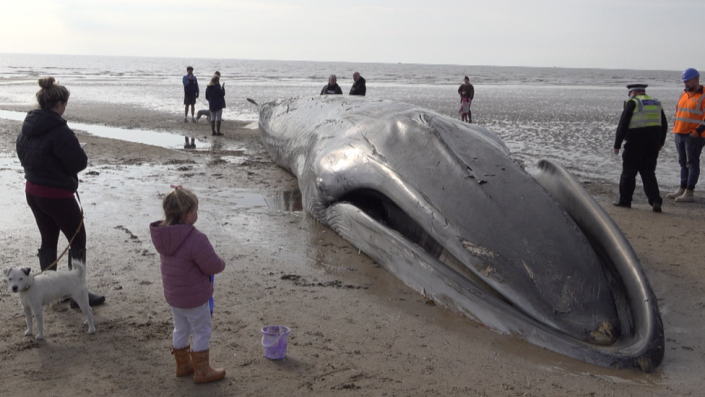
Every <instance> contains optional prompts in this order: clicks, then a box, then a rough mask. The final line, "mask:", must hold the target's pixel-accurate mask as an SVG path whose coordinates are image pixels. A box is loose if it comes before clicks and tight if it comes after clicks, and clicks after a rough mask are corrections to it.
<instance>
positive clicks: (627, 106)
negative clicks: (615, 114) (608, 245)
mask: <svg viewBox="0 0 705 397" xmlns="http://www.w3.org/2000/svg"><path fill="white" fill-rule="evenodd" d="M646 87H647V85H646V84H630V85H628V86H627V88H628V89H629V96H630V99H629V100H628V101H626V102H625V103H624V110H623V111H622V116H621V117H620V119H619V125H618V126H617V134H616V137H615V140H614V154H619V149H620V148H621V146H622V141H624V140H626V141H627V142H626V143H625V144H624V152H622V175H621V177H620V178H619V200H618V201H616V202H615V203H614V205H615V206H617V207H625V208H631V207H632V195H633V194H634V189H635V188H636V174H637V173H639V174H640V175H641V180H642V182H643V183H644V193H646V197H647V199H648V200H649V205H651V207H652V209H653V211H654V212H661V204H662V203H663V199H662V198H661V193H660V192H659V188H658V182H657V181H656V162H657V160H658V154H659V151H660V150H661V149H662V148H663V144H664V142H665V141H666V134H667V132H668V121H667V120H666V114H665V113H664V112H663V106H662V105H661V102H659V101H658V100H657V99H654V98H651V97H650V96H648V95H646Z"/></svg>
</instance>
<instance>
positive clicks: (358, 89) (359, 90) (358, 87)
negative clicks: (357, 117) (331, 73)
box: [350, 72, 367, 96]
mask: <svg viewBox="0 0 705 397" xmlns="http://www.w3.org/2000/svg"><path fill="white" fill-rule="evenodd" d="M353 81H354V83H353V85H352V87H351V88H350V95H360V96H365V94H366V93H367V87H366V86H365V83H366V81H365V78H364V77H362V76H360V73H358V72H355V73H353Z"/></svg>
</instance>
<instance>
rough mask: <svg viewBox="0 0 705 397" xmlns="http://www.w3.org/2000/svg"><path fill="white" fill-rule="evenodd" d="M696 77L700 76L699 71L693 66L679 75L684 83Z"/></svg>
mask: <svg viewBox="0 0 705 397" xmlns="http://www.w3.org/2000/svg"><path fill="white" fill-rule="evenodd" d="M696 77H700V73H698V71H697V70H695V69H693V68H688V69H686V70H685V71H684V72H683V74H682V75H681V81H682V82H684V83H685V82H686V81H688V80H690V79H694V78H696Z"/></svg>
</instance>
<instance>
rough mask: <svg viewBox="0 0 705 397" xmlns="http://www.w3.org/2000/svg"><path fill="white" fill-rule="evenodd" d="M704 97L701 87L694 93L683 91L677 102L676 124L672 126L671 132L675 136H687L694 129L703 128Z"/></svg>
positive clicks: (704, 116) (704, 124)
mask: <svg viewBox="0 0 705 397" xmlns="http://www.w3.org/2000/svg"><path fill="white" fill-rule="evenodd" d="M704 106H705V95H703V87H702V86H700V88H699V89H698V90H697V91H695V92H687V91H684V92H683V94H682V95H681V97H680V99H679V100H678V106H677V107H676V122H675V124H673V132H674V133H676V134H689V133H691V132H693V131H694V130H695V129H696V128H698V127H700V126H701V125H702V126H703V127H701V129H703V128H705V112H704V111H703V107H704Z"/></svg>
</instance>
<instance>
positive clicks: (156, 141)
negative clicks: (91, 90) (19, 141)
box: [0, 110, 242, 161]
mask: <svg viewBox="0 0 705 397" xmlns="http://www.w3.org/2000/svg"><path fill="white" fill-rule="evenodd" d="M25 116H26V113H24V112H15V111H10V110H0V118H3V119H7V120H14V121H23V120H24V118H25ZM68 121H69V127H71V129H73V130H79V131H85V132H87V133H89V134H91V135H95V136H99V137H102V138H110V139H118V140H121V141H127V142H134V143H141V144H144V145H151V146H159V147H164V148H169V149H180V148H184V144H185V140H184V137H183V136H179V135H175V134H169V133H165V132H158V131H150V130H142V129H127V128H118V127H110V126H107V125H100V124H85V123H74V122H71V121H70V120H68ZM195 144H196V147H195V148H193V149H189V150H210V149H211V148H213V147H214V146H217V147H218V149H219V150H228V151H238V149H239V148H238V147H237V146H236V144H233V143H230V142H222V141H218V142H217V143H213V142H211V141H207V140H202V139H198V138H195ZM240 150H242V149H240ZM230 160H231V161H234V160H235V159H234V158H230Z"/></svg>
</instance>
